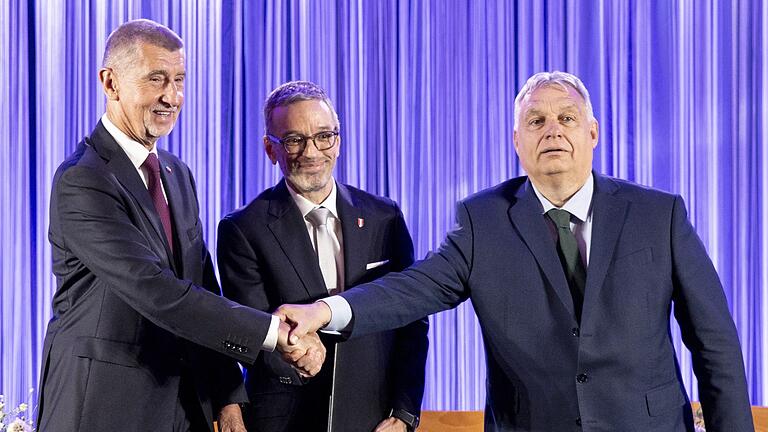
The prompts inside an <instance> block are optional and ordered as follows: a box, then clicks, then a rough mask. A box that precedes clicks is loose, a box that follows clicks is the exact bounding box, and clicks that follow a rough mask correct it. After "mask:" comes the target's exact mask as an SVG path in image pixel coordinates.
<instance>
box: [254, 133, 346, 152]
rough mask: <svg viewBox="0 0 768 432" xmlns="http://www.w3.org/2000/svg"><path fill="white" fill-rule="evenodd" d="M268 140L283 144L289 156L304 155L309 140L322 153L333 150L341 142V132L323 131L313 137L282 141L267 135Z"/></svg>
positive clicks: (291, 137) (286, 138)
mask: <svg viewBox="0 0 768 432" xmlns="http://www.w3.org/2000/svg"><path fill="white" fill-rule="evenodd" d="M267 138H269V140H270V141H272V142H274V143H277V144H282V146H283V148H284V149H285V152H286V153H288V154H300V153H304V149H306V148H307V141H309V140H312V143H313V144H314V145H315V148H317V149H318V150H320V151H323V150H328V149H329V148H332V147H333V146H335V145H336V142H337V141H338V140H339V132H338V131H323V132H318V133H316V134H314V135H312V136H303V135H291V136H287V137H285V138H282V139H281V138H278V137H276V136H274V135H270V134H267Z"/></svg>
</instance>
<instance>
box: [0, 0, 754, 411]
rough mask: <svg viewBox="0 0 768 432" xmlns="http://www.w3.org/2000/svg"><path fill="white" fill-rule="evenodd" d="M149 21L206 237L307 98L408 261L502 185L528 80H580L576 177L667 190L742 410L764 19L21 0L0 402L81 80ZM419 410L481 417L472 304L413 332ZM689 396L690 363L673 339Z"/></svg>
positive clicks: (6, 201) (264, 171)
mask: <svg viewBox="0 0 768 432" xmlns="http://www.w3.org/2000/svg"><path fill="white" fill-rule="evenodd" d="M141 17H145V18H151V19H154V20H156V21H159V22H162V23H165V24H167V25H168V26H170V27H171V28H173V29H174V30H176V31H177V32H178V33H179V34H180V35H181V36H182V37H183V38H184V40H185V42H186V55H187V69H188V81H187V89H186V90H187V93H186V106H185V108H184V110H183V111H182V114H181V119H180V122H179V124H178V125H177V127H176V130H175V131H174V132H173V134H172V135H171V137H170V138H169V139H165V140H163V141H162V142H161V146H163V147H165V148H168V149H170V150H171V151H173V152H175V153H176V154H178V155H180V156H181V158H182V159H183V160H185V161H186V162H187V163H188V164H189V166H190V167H191V169H192V171H193V173H194V174H195V176H196V178H197V182H198V189H199V195H200V197H199V198H200V200H201V204H202V214H201V217H202V220H203V222H204V224H205V234H206V236H207V239H208V244H209V246H211V247H212V246H213V245H215V241H216V238H215V236H216V225H217V223H218V221H219V220H220V218H221V217H222V216H224V215H225V214H227V213H228V212H230V211H232V210H233V209H234V208H236V207H238V206H241V205H243V204H245V203H247V202H248V201H249V200H250V199H252V198H253V197H255V196H256V194H258V193H259V192H260V191H261V190H263V189H265V188H267V187H269V186H271V185H272V184H274V183H275V182H276V181H277V180H278V179H279V177H280V174H279V171H278V170H277V169H276V168H275V167H273V166H272V165H271V164H270V163H269V160H268V159H267V158H266V157H265V155H264V151H263V148H262V143H261V136H262V134H263V119H262V114H261V109H262V103H263V100H264V98H265V97H266V95H267V93H268V92H269V90H271V89H272V88H273V87H275V86H276V85H278V84H279V83H281V82H283V81H286V80H291V79H309V80H313V81H316V82H318V83H320V84H321V85H322V86H324V87H325V88H326V89H327V90H328V92H329V93H330V95H331V98H332V99H333V100H334V101H335V103H336V105H337V110H338V111H339V114H340V117H341V124H342V125H341V132H342V140H343V146H342V156H341V157H340V159H339V163H338V168H337V171H336V176H337V178H338V179H339V180H341V181H343V182H347V183H350V184H352V185H355V186H359V187H361V188H363V189H365V190H368V191H369V192H372V193H377V194H381V195H386V196H389V197H391V198H393V199H394V200H396V201H398V202H399V203H400V204H401V206H402V208H403V211H404V213H405V216H406V219H407V222H408V225H409V227H410V229H411V232H412V234H413V236H414V240H415V244H416V249H417V256H419V257H423V256H424V254H426V252H427V251H429V250H431V249H433V248H435V247H436V246H437V245H438V244H439V242H440V241H441V240H442V238H443V236H444V235H445V233H446V232H447V231H448V230H449V229H450V228H451V227H452V225H453V215H454V210H453V209H454V204H455V202H456V201H457V200H458V199H461V198H463V197H465V196H466V195H468V194H470V193H472V192H475V191H478V190H480V189H483V188H486V187H489V186H492V185H494V184H497V183H499V182H501V181H503V180H505V179H508V178H510V177H513V176H517V175H519V174H521V169H520V166H519V163H518V160H517V157H516V155H515V153H514V148H513V145H512V127H513V113H514V107H513V101H514V96H515V94H516V92H517V90H518V89H519V87H520V86H521V85H522V83H523V82H524V80H525V79H526V78H527V77H528V76H530V75H531V74H533V73H534V72H537V71H541V70H552V69H560V70H566V71H570V72H573V73H575V74H577V75H579V76H580V77H581V78H582V79H583V80H584V82H585V83H586V85H587V87H588V88H589V89H590V91H591V93H592V99H593V104H594V108H595V114H596V116H597V118H598V120H599V121H600V134H601V136H600V143H599V146H598V148H597V150H596V158H595V169H597V170H598V171H600V172H602V173H606V174H609V175H614V176H617V177H621V178H625V179H629V180H632V181H636V182H639V183H642V184H645V185H649V186H653V187H657V188H661V189H664V190H667V191H671V192H675V193H680V194H682V195H683V197H684V198H685V199H686V202H687V204H688V207H689V210H690V217H691V219H692V221H693V223H694V225H695V226H696V229H697V231H698V233H699V235H700V236H701V237H702V239H703V241H704V243H705V244H706V246H707V248H708V250H709V253H710V256H711V257H712V259H713V261H714V262H715V266H716V267H717V269H718V271H719V273H720V276H721V278H722V281H723V284H724V286H725V292H726V296H727V297H728V300H729V304H730V306H731V311H732V314H733V317H734V320H735V322H736V325H737V327H738V330H739V335H740V337H741V341H742V347H743V351H744V357H745V361H746V368H747V379H748V381H749V388H750V392H751V398H752V402H753V403H754V404H766V403H767V401H766V395H767V393H766V392H768V379H765V374H766V373H767V372H768V358H766V356H764V355H763V350H764V347H766V346H768V334H767V332H766V331H765V330H764V329H765V328H766V325H767V324H768V295H766V293H765V289H766V287H768V228H766V226H767V225H768V199H766V198H765V197H764V195H765V193H766V191H768V149H766V143H768V140H767V139H766V138H767V135H768V132H767V131H766V127H765V126H764V125H768V56H765V55H764V54H765V53H766V52H768V6H767V5H766V4H764V2H762V1H759V0H753V1H731V0H727V1H726V0H708V1H701V2H699V1H693V0H678V1H667V0H658V1H654V0H648V1H645V0H637V1H624V0H615V1H610V0H605V1H590V2H573V1H566V0H559V1H558V0H551V1H538V0H526V1H518V2H510V1H504V0H498V1H491V0H488V1H472V0H455V1H449V2H446V1H438V0H424V1H407V0H382V1H353V0H349V1H341V0H340V1H322V0H317V1H296V0H293V1H282V0H274V1H247V0H230V1H223V2H207V1H193V0H189V1H170V0H167V1H150V0H144V1H141V0H106V1H96V0H90V1H88V0H86V1H67V2H61V1H52V0H38V1H29V2H26V1H21V0H11V1H10V2H2V4H0V67H1V69H0V92H2V93H0V142H1V143H2V146H3V147H2V150H3V151H2V154H3V155H4V157H2V158H0V176H1V179H0V184H1V185H2V186H0V203H1V204H2V207H3V209H2V211H0V248H2V251H3V253H2V254H0V257H1V258H0V259H1V260H2V262H1V263H0V268H1V269H2V275H0V279H1V281H2V285H1V286H0V322H2V340H1V341H0V353H1V354H2V368H1V369H0V393H3V394H5V395H6V396H7V398H8V399H9V402H10V401H15V400H21V401H23V400H26V394H27V391H28V389H29V388H30V387H36V386H37V380H38V373H39V366H40V361H41V359H40V353H41V346H42V338H43V334H44V331H45V326H46V323H47V321H48V320H49V319H50V300H51V296H52V294H53V292H54V290H55V281H54V280H53V277H52V275H51V256H50V247H49V245H48V243H47V225H48V199H49V195H50V185H51V180H52V176H53V172H54V170H55V168H56V166H57V165H58V164H59V163H60V162H61V161H62V160H63V159H64V157H65V156H66V155H67V154H68V153H70V152H71V151H72V150H73V149H74V147H75V145H76V143H77V142H78V141H79V139H80V138H81V137H82V136H84V135H85V134H87V133H89V131H90V130H91V128H92V127H93V125H94V124H95V123H96V121H97V120H98V118H99V116H100V115H101V113H102V112H103V106H104V98H103V96H102V94H101V90H100V88H99V86H98V82H97V76H96V72H97V70H98V65H99V64H100V61H101V54H102V52H103V48H104V41H105V39H106V36H107V35H108V33H109V32H110V31H111V30H112V29H113V28H114V27H116V26H117V25H118V24H119V23H121V22H124V21H126V20H128V19H134V18H141ZM431 322H432V329H431V331H430V339H431V349H430V356H429V362H428V369H427V374H428V385H427V394H426V396H425V400H424V406H425V408H427V409H481V408H482V407H483V404H484V398H485V382H484V380H485V365H484V352H483V347H482V340H481V335H480V331H479V327H478V324H477V320H476V318H475V316H474V313H473V311H472V306H471V304H465V305H462V306H461V307H459V308H458V309H456V310H454V311H448V312H445V313H441V314H438V315H435V316H433V317H432V318H431ZM673 338H674V340H675V342H676V344H677V347H678V352H679V357H680V363H681V367H682V372H683V375H684V379H685V382H686V385H687V386H688V388H689V391H690V394H691V397H692V398H693V399H697V394H696V391H695V378H694V377H693V373H692V371H691V361H690V355H689V353H688V352H687V351H686V350H685V348H684V346H682V344H681V343H680V337H679V331H678V330H677V328H676V327H673Z"/></svg>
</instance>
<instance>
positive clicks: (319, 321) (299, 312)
mask: <svg viewBox="0 0 768 432" xmlns="http://www.w3.org/2000/svg"><path fill="white" fill-rule="evenodd" d="M274 315H276V316H277V317H279V318H280V320H281V321H283V322H284V323H288V324H290V326H291V327H292V329H291V331H290V334H289V337H288V341H289V343H290V344H291V345H295V344H297V343H298V342H299V340H300V339H301V338H302V337H304V335H306V334H307V333H314V332H316V331H318V330H320V329H321V328H323V327H324V326H325V325H327V324H328V323H329V322H330V321H331V308H330V307H328V305H327V304H325V302H322V301H319V302H315V303H311V304H305V305H295V304H287V305H282V306H280V307H279V308H277V310H276V311H275V312H274Z"/></svg>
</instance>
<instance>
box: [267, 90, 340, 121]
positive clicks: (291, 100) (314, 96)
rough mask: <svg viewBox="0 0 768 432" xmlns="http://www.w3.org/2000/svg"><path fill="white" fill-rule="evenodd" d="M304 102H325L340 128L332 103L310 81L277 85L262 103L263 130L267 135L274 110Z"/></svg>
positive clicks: (324, 93)
mask: <svg viewBox="0 0 768 432" xmlns="http://www.w3.org/2000/svg"><path fill="white" fill-rule="evenodd" d="M304 101H318V102H325V105H326V107H328V109H329V110H330V111H331V114H332V115H333V119H334V121H335V122H336V125H337V126H340V122H339V115H338V113H336V108H335V107H334V106H333V102H331V99H330V98H329V97H328V94H327V93H326V92H325V90H324V89H323V88H322V87H320V86H319V85H318V84H315V83H313V82H311V81H290V82H287V83H283V84H281V85H279V86H278V87H277V88H275V89H274V90H272V91H271V92H270V93H269V95H268V96H267V100H266V101H265V102H264V129H265V132H266V133H269V127H270V125H271V123H272V117H273V113H274V111H275V109H277V108H280V107H286V106H289V105H293V104H295V103H299V102H304Z"/></svg>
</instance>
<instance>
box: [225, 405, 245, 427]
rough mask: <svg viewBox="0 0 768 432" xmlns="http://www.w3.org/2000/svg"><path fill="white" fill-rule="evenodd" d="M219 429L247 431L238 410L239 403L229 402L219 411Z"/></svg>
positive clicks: (241, 414)
mask: <svg viewBox="0 0 768 432" xmlns="http://www.w3.org/2000/svg"><path fill="white" fill-rule="evenodd" d="M219 431H220V432H248V431H247V430H246V429H245V424H244V423H243V413H242V412H241V411H240V405H238V404H229V405H226V406H224V407H223V408H222V409H221V411H219Z"/></svg>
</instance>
